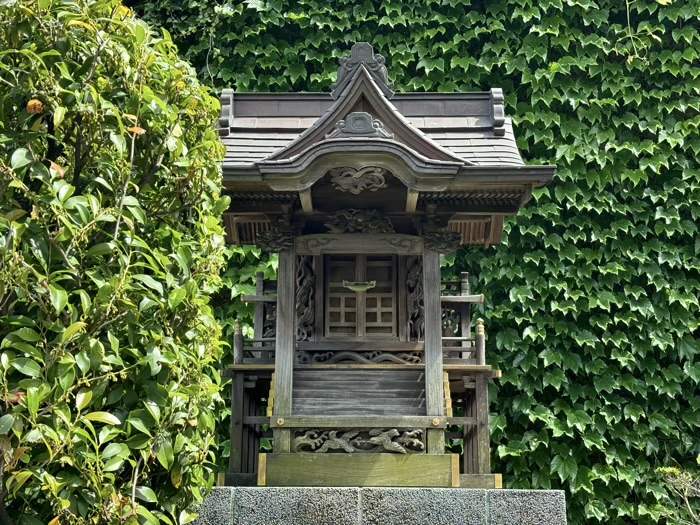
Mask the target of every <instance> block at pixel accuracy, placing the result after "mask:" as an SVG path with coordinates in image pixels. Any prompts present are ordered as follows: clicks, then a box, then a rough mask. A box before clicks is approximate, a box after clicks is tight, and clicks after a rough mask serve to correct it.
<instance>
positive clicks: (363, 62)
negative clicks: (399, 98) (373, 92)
mask: <svg viewBox="0 0 700 525" xmlns="http://www.w3.org/2000/svg"><path fill="white" fill-rule="evenodd" d="M361 66H364V67H365V69H366V70H367V72H368V73H369V74H370V76H371V77H372V80H374V81H375V82H376V83H377V86H379V89H381V90H382V93H384V96H385V97H386V98H389V99H390V98H391V97H393V96H394V91H393V90H394V84H393V83H392V82H389V77H388V73H387V69H386V65H385V59H384V57H383V56H382V55H380V54H379V53H377V54H375V53H374V48H373V47H372V46H371V45H370V44H369V43H368V42H358V43H357V44H355V45H354V46H352V49H351V50H350V56H349V57H342V58H341V59H340V67H339V68H338V80H337V81H336V82H335V84H333V86H331V87H332V88H333V91H331V97H333V100H335V99H337V98H338V97H339V96H340V93H341V92H342V91H343V89H344V88H345V86H346V85H347V84H348V82H349V81H350V79H351V78H352V77H353V76H354V74H355V72H356V71H357V69H358V68H360V67H361Z"/></svg>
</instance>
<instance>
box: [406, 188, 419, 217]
mask: <svg viewBox="0 0 700 525" xmlns="http://www.w3.org/2000/svg"><path fill="white" fill-rule="evenodd" d="M419 195H420V193H419V192H418V191H416V190H408V192H407V193H406V213H413V212H415V211H416V206H417V205H418V196H419Z"/></svg>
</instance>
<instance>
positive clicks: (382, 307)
mask: <svg viewBox="0 0 700 525" xmlns="http://www.w3.org/2000/svg"><path fill="white" fill-rule="evenodd" d="M370 282H374V285H373V286H372V287H371V288H369V289H368V290H366V291H353V290H351V289H350V288H349V283H355V284H359V285H360V286H361V285H362V284H363V283H370ZM396 304H397V300H396V257H394V256H393V255H330V256H328V257H327V258H326V305H325V307H326V312H325V321H326V322H325V326H326V330H325V333H326V336H327V337H343V336H344V337H397V320H396Z"/></svg>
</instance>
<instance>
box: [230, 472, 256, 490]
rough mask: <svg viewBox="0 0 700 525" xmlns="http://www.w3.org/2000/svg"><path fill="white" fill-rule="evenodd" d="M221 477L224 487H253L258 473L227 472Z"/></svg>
mask: <svg viewBox="0 0 700 525" xmlns="http://www.w3.org/2000/svg"><path fill="white" fill-rule="evenodd" d="M223 477H224V486H226V487H254V486H256V485H257V482H258V475H257V474H255V473H250V472H248V473H240V472H227V473H225V474H224V475H223Z"/></svg>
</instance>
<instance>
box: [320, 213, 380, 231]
mask: <svg viewBox="0 0 700 525" xmlns="http://www.w3.org/2000/svg"><path fill="white" fill-rule="evenodd" d="M328 218H329V221H328V222H327V223H326V224H325V226H326V227H327V228H328V229H329V230H330V231H331V233H394V227H393V226H392V224H391V221H389V219H387V218H386V217H384V216H383V215H382V214H381V213H380V212H379V211H377V210H354V209H350V210H341V211H339V212H336V213H334V214H333V215H329V216H328Z"/></svg>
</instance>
